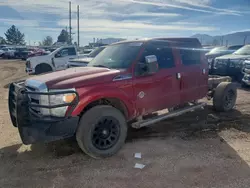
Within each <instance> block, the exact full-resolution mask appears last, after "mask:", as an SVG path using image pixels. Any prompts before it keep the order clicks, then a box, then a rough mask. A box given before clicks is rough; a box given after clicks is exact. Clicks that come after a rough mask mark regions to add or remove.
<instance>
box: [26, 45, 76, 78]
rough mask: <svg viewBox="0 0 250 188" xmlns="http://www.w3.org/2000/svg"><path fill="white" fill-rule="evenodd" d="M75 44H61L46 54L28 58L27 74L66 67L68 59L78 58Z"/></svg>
mask: <svg viewBox="0 0 250 188" xmlns="http://www.w3.org/2000/svg"><path fill="white" fill-rule="evenodd" d="M79 57H80V56H79V55H78V53H77V50H76V48H75V46H63V47H60V48H58V49H56V50H55V51H53V52H51V53H50V54H48V55H44V56H36V57H31V58H28V59H27V61H26V72H27V73H28V74H41V73H45V72H50V71H57V70H63V69H66V68H67V63H68V61H69V60H70V59H75V58H79Z"/></svg>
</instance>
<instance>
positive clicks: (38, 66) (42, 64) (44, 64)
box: [35, 63, 53, 70]
mask: <svg viewBox="0 0 250 188" xmlns="http://www.w3.org/2000/svg"><path fill="white" fill-rule="evenodd" d="M40 67H49V68H51V70H53V69H52V67H51V66H50V65H49V64H47V63H40V64H38V65H37V66H36V67H35V69H38V68H40Z"/></svg>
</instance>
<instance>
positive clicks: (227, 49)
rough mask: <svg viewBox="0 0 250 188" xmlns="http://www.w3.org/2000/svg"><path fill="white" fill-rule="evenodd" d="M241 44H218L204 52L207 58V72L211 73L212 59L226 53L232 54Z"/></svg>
mask: <svg viewBox="0 0 250 188" xmlns="http://www.w3.org/2000/svg"><path fill="white" fill-rule="evenodd" d="M242 47H243V45H234V46H220V47H216V48H213V49H212V50H211V51H210V52H208V53H206V54H205V55H206V58H207V60H208V65H209V73H210V74H212V73H213V66H214V59H215V58H216V57H219V56H222V55H226V54H232V53H234V52H235V51H236V50H238V49H240V48H242Z"/></svg>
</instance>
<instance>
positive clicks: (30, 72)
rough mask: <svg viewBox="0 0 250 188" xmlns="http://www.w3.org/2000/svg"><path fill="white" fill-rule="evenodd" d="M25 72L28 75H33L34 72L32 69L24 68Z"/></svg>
mask: <svg viewBox="0 0 250 188" xmlns="http://www.w3.org/2000/svg"><path fill="white" fill-rule="evenodd" d="M25 72H26V73H28V74H35V70H34V69H32V68H28V67H26V69H25Z"/></svg>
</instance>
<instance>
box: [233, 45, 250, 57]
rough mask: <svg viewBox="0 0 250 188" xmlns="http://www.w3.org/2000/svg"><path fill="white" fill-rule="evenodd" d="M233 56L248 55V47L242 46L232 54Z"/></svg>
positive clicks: (249, 46) (249, 48)
mask: <svg viewBox="0 0 250 188" xmlns="http://www.w3.org/2000/svg"><path fill="white" fill-rule="evenodd" d="M234 54H235V55H250V45H247V46H244V47H242V48H240V49H239V50H237V51H236V52H234Z"/></svg>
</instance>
